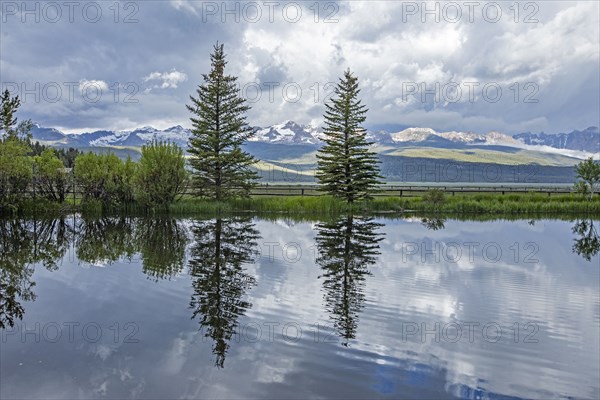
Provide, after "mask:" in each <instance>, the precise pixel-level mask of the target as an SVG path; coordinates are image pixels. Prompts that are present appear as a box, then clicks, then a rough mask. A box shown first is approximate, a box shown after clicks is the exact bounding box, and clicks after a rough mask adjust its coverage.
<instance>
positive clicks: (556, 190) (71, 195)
mask: <svg viewBox="0 0 600 400" xmlns="http://www.w3.org/2000/svg"><path fill="white" fill-rule="evenodd" d="M431 189H441V190H443V191H444V193H445V194H446V195H449V196H454V195H456V194H475V193H496V194H502V195H508V194H513V193H541V194H545V195H548V196H552V195H560V194H568V193H573V189H572V187H570V186H527V187H526V186H517V185H514V186H509V185H503V186H475V185H469V186H441V185H436V186H424V185H406V186H404V185H383V186H381V187H380V191H379V192H377V193H375V195H374V196H376V197H378V196H379V197H383V196H393V197H415V196H421V195H423V194H424V193H426V192H427V191H429V190H431ZM82 194H83V193H82V191H81V188H79V187H77V186H75V187H73V188H71V189H70V190H69V191H68V193H67V195H66V197H67V198H68V199H73V200H75V199H81V198H82ZM184 194H187V195H197V194H199V193H198V192H197V191H196V190H195V189H192V188H189V189H187V190H186V191H185V193H184ZM322 194H323V192H321V191H319V190H318V186H317V185H267V184H261V185H259V186H257V187H255V188H254V189H253V190H252V191H251V195H253V196H320V195H322ZM596 194H597V195H600V193H596ZM28 195H29V196H31V197H33V198H35V197H37V196H39V191H36V190H34V188H33V187H32V188H30V190H29V191H28Z"/></svg>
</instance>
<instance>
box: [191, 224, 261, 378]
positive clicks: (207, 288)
mask: <svg viewBox="0 0 600 400" xmlns="http://www.w3.org/2000/svg"><path fill="white" fill-rule="evenodd" d="M192 233H193V236H194V240H195V243H194V244H193V246H192V250H191V254H190V261H189V268H190V274H191V275H192V280H193V283H192V285H193V289H194V293H193V294H192V299H191V301H190V308H191V309H192V310H193V314H192V318H199V319H200V325H201V331H202V332H203V333H204V336H205V337H210V338H211V339H212V341H213V348H212V351H213V354H215V355H216V360H215V365H216V366H218V367H221V368H223V366H224V363H225V357H226V355H227V351H228V349H229V342H230V340H231V338H232V336H233V335H234V334H235V333H236V329H237V327H238V319H239V317H240V316H243V315H244V314H245V312H246V310H248V309H249V308H250V307H251V306H252V304H250V303H249V302H248V301H246V300H244V299H243V298H244V295H245V293H246V292H247V291H248V290H249V289H250V288H252V287H253V286H254V285H255V283H256V281H255V278H254V277H253V276H251V275H249V274H248V273H246V270H245V269H244V264H246V263H250V262H252V261H253V260H254V258H255V256H256V255H257V254H258V251H257V243H256V242H257V240H258V239H259V237H260V236H259V234H258V231H257V230H256V229H254V224H253V223H252V222H251V219H250V218H239V217H232V218H219V219H216V220H206V221H197V222H195V223H194V224H193V226H192Z"/></svg>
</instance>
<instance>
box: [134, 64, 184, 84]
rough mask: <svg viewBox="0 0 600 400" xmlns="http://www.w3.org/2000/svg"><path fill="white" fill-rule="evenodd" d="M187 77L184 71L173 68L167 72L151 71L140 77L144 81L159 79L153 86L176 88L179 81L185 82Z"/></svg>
mask: <svg viewBox="0 0 600 400" xmlns="http://www.w3.org/2000/svg"><path fill="white" fill-rule="evenodd" d="M187 79H188V76H187V75H186V73H185V72H180V71H177V70H176V69H175V68H173V69H172V70H171V71H168V72H152V73H150V74H149V75H147V76H145V77H143V78H142V80H143V81H144V82H152V81H159V82H160V83H158V84H155V85H154V86H153V88H161V89H169V88H172V89H176V88H177V86H178V85H179V84H180V83H181V82H185V81H187Z"/></svg>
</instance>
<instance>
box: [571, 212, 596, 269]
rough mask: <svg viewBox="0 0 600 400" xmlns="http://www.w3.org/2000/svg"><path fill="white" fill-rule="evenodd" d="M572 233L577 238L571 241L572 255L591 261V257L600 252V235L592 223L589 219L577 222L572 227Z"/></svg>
mask: <svg viewBox="0 0 600 400" xmlns="http://www.w3.org/2000/svg"><path fill="white" fill-rule="evenodd" d="M572 231H573V233H574V234H575V235H577V237H575V239H573V240H574V241H575V243H573V247H572V250H573V253H576V254H578V255H580V256H581V257H583V258H584V259H585V260H587V261H592V257H594V256H595V255H597V254H598V253H599V252H600V235H598V231H596V228H595V227H594V221H593V220H591V219H582V220H577V221H576V222H575V225H573V228H572Z"/></svg>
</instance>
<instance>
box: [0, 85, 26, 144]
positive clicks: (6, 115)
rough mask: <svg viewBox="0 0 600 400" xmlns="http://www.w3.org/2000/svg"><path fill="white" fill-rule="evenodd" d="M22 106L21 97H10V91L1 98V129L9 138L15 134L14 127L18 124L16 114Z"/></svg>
mask: <svg viewBox="0 0 600 400" xmlns="http://www.w3.org/2000/svg"><path fill="white" fill-rule="evenodd" d="M20 105H21V100H19V96H15V97H12V98H11V97H10V92H9V91H8V89H6V90H5V91H4V93H2V96H1V97H0V129H2V130H4V133H6V135H7V136H10V135H11V133H13V132H14V131H13V128H12V127H13V125H15V124H16V123H17V118H16V117H15V112H16V111H17V109H18V108H19V106H20Z"/></svg>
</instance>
